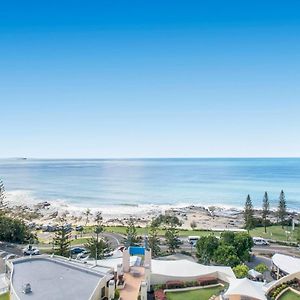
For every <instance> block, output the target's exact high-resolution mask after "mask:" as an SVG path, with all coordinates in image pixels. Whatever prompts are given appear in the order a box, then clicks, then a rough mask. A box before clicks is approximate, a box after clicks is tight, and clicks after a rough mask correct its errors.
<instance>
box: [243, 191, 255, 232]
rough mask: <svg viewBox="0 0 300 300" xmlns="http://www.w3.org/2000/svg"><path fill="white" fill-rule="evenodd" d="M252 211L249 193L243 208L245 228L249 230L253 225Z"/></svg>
mask: <svg viewBox="0 0 300 300" xmlns="http://www.w3.org/2000/svg"><path fill="white" fill-rule="evenodd" d="M253 215H254V212H253V205H252V201H251V198H250V195H248V196H247V198H246V202H245V209H244V219H245V228H246V229H247V230H248V232H249V230H251V229H252V228H253V227H254V216H253Z"/></svg>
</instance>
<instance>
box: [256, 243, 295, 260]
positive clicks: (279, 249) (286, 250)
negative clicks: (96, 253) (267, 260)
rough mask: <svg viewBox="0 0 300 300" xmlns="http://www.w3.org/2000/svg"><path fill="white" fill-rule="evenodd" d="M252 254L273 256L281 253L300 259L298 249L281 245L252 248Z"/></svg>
mask: <svg viewBox="0 0 300 300" xmlns="http://www.w3.org/2000/svg"><path fill="white" fill-rule="evenodd" d="M252 252H253V253H254V254H258V255H259V254H261V255H269V256H271V255H273V254H275V253H280V254H285V255H292V256H297V257H300V251H299V249H298V248H296V247H290V246H283V245H279V244H270V245H269V246H254V247H253V248H252Z"/></svg>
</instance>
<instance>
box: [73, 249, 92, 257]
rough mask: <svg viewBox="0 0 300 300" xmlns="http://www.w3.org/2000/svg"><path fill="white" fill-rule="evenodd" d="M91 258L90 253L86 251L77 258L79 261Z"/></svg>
mask: <svg viewBox="0 0 300 300" xmlns="http://www.w3.org/2000/svg"><path fill="white" fill-rule="evenodd" d="M89 256H90V251H88V250H84V251H82V252H81V253H79V254H78V255H77V257H76V258H77V259H85V258H88V257H89Z"/></svg>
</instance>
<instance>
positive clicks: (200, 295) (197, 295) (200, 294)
mask: <svg viewBox="0 0 300 300" xmlns="http://www.w3.org/2000/svg"><path fill="white" fill-rule="evenodd" d="M222 289H223V287H222V286H217V287H213V288H204V289H199V290H193V291H187V292H168V293H167V299H168V300H182V299H185V300H199V299H201V300H208V299H209V298H210V297H211V296H213V295H219V293H220V292H221V291H222Z"/></svg>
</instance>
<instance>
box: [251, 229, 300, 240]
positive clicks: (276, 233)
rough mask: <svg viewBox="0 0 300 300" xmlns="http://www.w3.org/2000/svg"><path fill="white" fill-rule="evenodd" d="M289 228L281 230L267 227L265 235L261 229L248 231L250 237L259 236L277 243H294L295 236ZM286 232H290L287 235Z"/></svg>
mask: <svg viewBox="0 0 300 300" xmlns="http://www.w3.org/2000/svg"><path fill="white" fill-rule="evenodd" d="M291 229H292V228H291V227H284V229H282V228H281V226H277V225H276V226H275V225H274V226H270V227H267V233H265V230H264V228H263V227H257V228H255V229H253V230H251V231H250V234H251V236H260V237H263V238H266V239H272V240H277V241H285V242H286V241H289V242H295V241H296V233H295V236H294V234H293V232H292V230H291ZM286 231H288V232H290V234H287V233H286Z"/></svg>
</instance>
